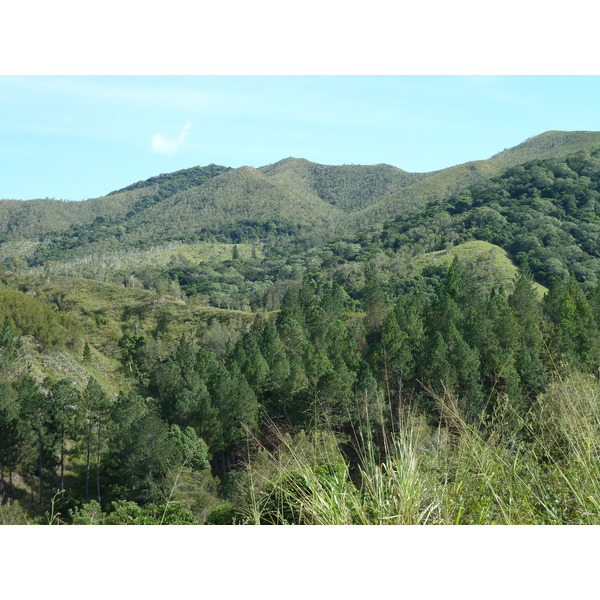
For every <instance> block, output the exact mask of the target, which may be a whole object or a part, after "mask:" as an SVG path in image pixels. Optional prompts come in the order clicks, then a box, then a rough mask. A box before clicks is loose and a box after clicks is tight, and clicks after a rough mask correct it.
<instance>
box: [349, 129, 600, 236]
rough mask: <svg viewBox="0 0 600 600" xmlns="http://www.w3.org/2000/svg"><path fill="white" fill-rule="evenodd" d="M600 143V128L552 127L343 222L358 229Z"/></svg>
mask: <svg viewBox="0 0 600 600" xmlns="http://www.w3.org/2000/svg"><path fill="white" fill-rule="evenodd" d="M597 147H600V132H592V131H573V132H561V131H549V132H546V133H543V134H541V135H539V136H536V137H534V138H531V139H529V140H527V141H525V142H523V143H522V144H519V145H518V146H515V147H514V148H510V149H508V150H504V151H503V152H500V153H499V154H496V155H494V156H492V157H491V158H489V159H487V160H477V161H472V162H468V163H464V164H462V165H457V166H455V167H450V168H449V169H444V170H442V171H439V172H436V173H434V174H432V175H431V176H429V177H427V178H426V179H423V180H421V181H418V182H416V183H414V184H413V185H410V186H408V187H406V188H404V189H402V190H401V191H399V192H397V193H395V194H393V195H391V196H389V197H388V198H385V199H383V200H381V201H380V202H378V203H376V204H373V205H371V206H369V207H367V208H365V209H364V210H363V211H361V212H360V213H358V214H356V215H351V216H349V217H348V218H347V220H346V221H345V222H344V226H345V227H346V228H347V229H348V228H349V229H359V228H361V227H365V226H369V225H373V224H375V223H379V222H381V221H384V220H386V219H392V218H394V217H396V216H398V215H401V214H402V213H404V212H406V211H407V210H408V209H411V208H414V207H418V206H423V205H425V204H426V203H427V202H431V201H434V200H439V199H442V198H444V197H446V196H448V195H450V194H455V193H458V192H459V191H460V190H462V189H465V188H467V187H468V186H470V185H474V184H477V183H481V182H483V181H486V180H488V179H490V178H492V177H495V176H498V175H500V174H501V173H502V172H503V171H504V170H506V169H508V168H510V167H513V166H515V165H518V164H522V163H524V162H527V161H531V160H537V159H543V158H562V157H565V156H568V155H569V154H573V153H575V152H578V151H581V150H587V149H590V148H597Z"/></svg>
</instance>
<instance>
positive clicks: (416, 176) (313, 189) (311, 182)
mask: <svg viewBox="0 0 600 600" xmlns="http://www.w3.org/2000/svg"><path fill="white" fill-rule="evenodd" d="M259 171H260V172H262V173H264V174H265V175H266V176H268V177H269V178H270V179H272V180H273V181H274V182H277V184H278V185H282V186H285V187H286V188H288V189H290V188H291V189H295V190H297V191H299V192H304V193H307V194H311V195H314V196H316V197H318V198H321V199H322V200H324V201H325V202H328V203H329V204H332V205H333V206H335V207H336V208H340V209H341V210H344V211H348V212H351V211H356V210H361V209H363V208H365V207H367V206H370V205H371V204H374V203H375V202H378V201H379V200H381V199H383V198H384V197H385V196H388V195H389V194H392V193H394V192H396V191H399V190H401V189H402V188H405V187H407V186H409V185H412V184H413V183H416V182H417V181H420V180H421V179H424V178H426V177H428V176H430V175H431V174H430V173H408V172H406V171H403V170H402V169H398V168H397V167H392V166H391V165H385V164H380V165H369V166H367V165H342V166H330V165H320V164H317V163H313V162H310V161H308V160H305V159H301V158H286V159H284V160H282V161H279V162H277V163H275V164H272V165H267V166H265V167H261V168H260V169H259Z"/></svg>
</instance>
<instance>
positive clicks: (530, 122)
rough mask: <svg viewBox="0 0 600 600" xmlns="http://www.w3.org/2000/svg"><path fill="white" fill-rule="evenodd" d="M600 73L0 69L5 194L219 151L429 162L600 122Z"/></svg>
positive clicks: (136, 176) (74, 186)
mask: <svg viewBox="0 0 600 600" xmlns="http://www.w3.org/2000/svg"><path fill="white" fill-rule="evenodd" d="M599 106H600V77H598V76H491V77H486V76H375V75H372V76H196V77H178V76H137V77H131V76H83V77H82V76H8V77H6V76H5V77H0V198H16V199H30V198H44V197H50V198H61V199H67V200H81V199H86V198H92V197H97V196H101V195H104V194H106V193H108V192H110V191H112V190H115V189H118V188H120V187H124V186H126V185H128V184H130V183H133V182H135V181H139V180H141V179H146V178H148V177H151V176H153V175H157V174H159V173H166V172H170V171H176V170H178V169H184V168H188V167H192V166H196V165H207V164H210V163H215V164H221V165H226V166H231V167H239V166H242V165H250V166H254V167H259V166H262V165H266V164H270V163H273V162H276V161H277V160H280V159H282V158H286V157H288V156H294V157H302V158H307V159H309V160H312V161H314V162H319V163H324V164H377V163H388V164H392V165H394V166H397V167H400V168H402V169H405V170H407V171H431V170H435V169H440V168H444V167H449V166H452V165H455V164H459V163H462V162H466V161H468V160H476V159H485V158H489V157H490V156H491V155H493V154H495V153H496V152H499V151H501V150H503V149H504V148H507V147H510V146H514V145H516V144H518V143H520V142H522V141H523V140H525V139H526V138H528V137H530V136H533V135H537V134H539V133H542V132H544V131H547V130H551V129H558V130H600V111H598V107H599Z"/></svg>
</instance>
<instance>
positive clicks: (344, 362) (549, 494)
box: [0, 132, 600, 524]
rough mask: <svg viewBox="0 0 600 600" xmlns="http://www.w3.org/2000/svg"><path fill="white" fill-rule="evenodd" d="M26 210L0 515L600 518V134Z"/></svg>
mask: <svg viewBox="0 0 600 600" xmlns="http://www.w3.org/2000/svg"><path fill="white" fill-rule="evenodd" d="M30 202H32V203H34V204H31V203H30V204H27V203H22V205H21V206H17V207H16V208H15V203H14V202H7V203H6V204H5V205H4V206H3V205H2V203H1V202H0V225H1V226H2V229H1V230H0V236H1V243H0V259H1V261H2V262H1V265H2V268H1V271H0V522H2V523H5V524H16V523H39V524H259V523H262V524H384V523H392V524H420V523H423V524H429V523H431V524H434V523H437V524H482V523H486V524H491V523H503V524H534V523H536V524H537V523H540V524H542V523H543V524H559V523H570V524H576V523H577V524H595V523H599V522H600V484H599V483H598V482H599V481H600V477H599V476H600V454H599V450H600V429H599V425H600V381H599V379H600V135H599V134H594V133H588V132H574V133H568V134H566V133H559V132H549V133H547V134H543V135H542V136H539V137H538V138H533V139H532V140H528V141H527V142H525V143H524V144H522V145H520V146H518V147H516V148H514V149H510V150H506V151H504V152H502V153H500V154H498V155H496V156H495V157H492V158H491V159H489V161H478V163H477V164H475V163H467V165H459V166H457V167H452V168H451V169H447V170H444V171H439V172H435V173H431V174H423V173H420V174H411V173H406V172H404V171H401V170H400V169H396V168H395V167H390V166H388V165H377V166H375V167H362V166H355V165H347V166H343V167H328V166H324V165H316V164H315V163H310V162H308V161H303V160H299V159H286V160H284V161H281V162H279V163H276V164H274V165H270V166H268V167H262V168H261V169H251V168H249V167H243V168H242V169H228V168H226V167H218V166H216V165H210V166H208V167H195V168H193V169H186V170H184V171H178V172H176V173H173V174H166V175H160V176H158V177H155V178H152V179H150V180H148V181H146V182H138V183H136V184H133V185H132V186H129V187H127V188H124V189H123V190H119V191H116V192H113V193H111V194H109V195H108V196H106V197H105V198H101V199H96V200H90V201H87V202H85V203H78V204H77V206H76V207H75V206H74V207H73V208H74V211H73V213H69V211H68V210H67V209H70V208H71V207H70V206H69V204H70V203H61V202H57V203H55V204H56V206H57V207H58V208H57V210H56V212H55V213H53V212H52V211H53V210H54V209H53V208H52V206H53V205H52V203H50V205H48V202H50V201H47V202H46V201H30ZM36 202H38V204H35V203H36ZM39 202H45V203H44V204H39ZM86 205H87V206H86ZM102 207H103V208H102ZM42 208H43V211H48V213H49V215H50V216H49V217H48V218H47V219H46V218H45V217H43V216H40V215H42V212H40V211H42ZM76 213H77V214H76ZM34 215H38V217H39V218H38V220H36V219H35V218H32V216H34Z"/></svg>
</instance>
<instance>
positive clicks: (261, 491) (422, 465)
mask: <svg viewBox="0 0 600 600" xmlns="http://www.w3.org/2000/svg"><path fill="white" fill-rule="evenodd" d="M439 403H440V414H441V419H440V424H439V425H437V426H435V427H434V426H431V425H427V424H426V422H425V419H424V417H423V416H421V415H420V414H419V413H418V412H417V411H416V410H414V409H410V408H409V409H406V410H404V411H402V413H401V415H400V416H399V418H398V422H397V423H396V424H395V426H394V433H388V434H387V435H386V437H385V439H384V443H383V444H380V447H375V446H374V445H373V444H372V443H371V442H369V441H363V443H361V444H360V448H359V449H358V456H359V459H358V461H357V463H356V464H352V465H351V464H350V463H349V461H348V459H347V458H346V457H345V456H344V454H343V453H342V451H341V450H340V447H339V445H338V444H337V443H336V440H335V436H334V435H333V433H331V432H323V431H320V432H313V433H301V434H299V435H296V436H290V435H289V434H282V433H281V432H276V435H275V437H276V443H275V444H274V448H270V449H267V448H265V447H264V446H261V447H259V448H258V449H257V450H256V451H255V452H254V454H253V455H252V458H251V459H250V461H249V464H248V472H247V475H248V476H247V478H246V486H245V504H244V508H243V510H242V518H241V520H242V521H243V522H246V523H273V524H291V523H297V524H321V525H340V524H564V523H566V524H597V523H600V385H599V383H598V381H597V380H595V379H594V378H593V377H587V376H583V375H580V374H573V375H571V376H569V377H566V378H565V379H557V380H556V381H555V382H554V383H553V384H552V385H551V386H550V387H549V389H548V390H547V392H546V393H545V394H544V395H543V396H541V397H539V398H538V399H537V400H536V402H535V403H534V404H533V405H532V406H531V407H530V408H529V410H527V411H525V412H524V411H523V410H522V409H521V410H518V409H517V408H515V407H514V406H513V405H512V404H511V402H510V400H509V399H507V398H505V397H499V398H498V399H497V402H496V409H495V411H494V413H493V414H492V415H487V416H486V417H485V419H483V418H482V420H481V421H480V422H478V423H470V422H467V420H466V419H465V418H464V416H463V415H462V414H461V413H460V411H459V410H458V408H457V403H456V402H455V401H454V399H452V398H451V397H445V398H440V399H439Z"/></svg>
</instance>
